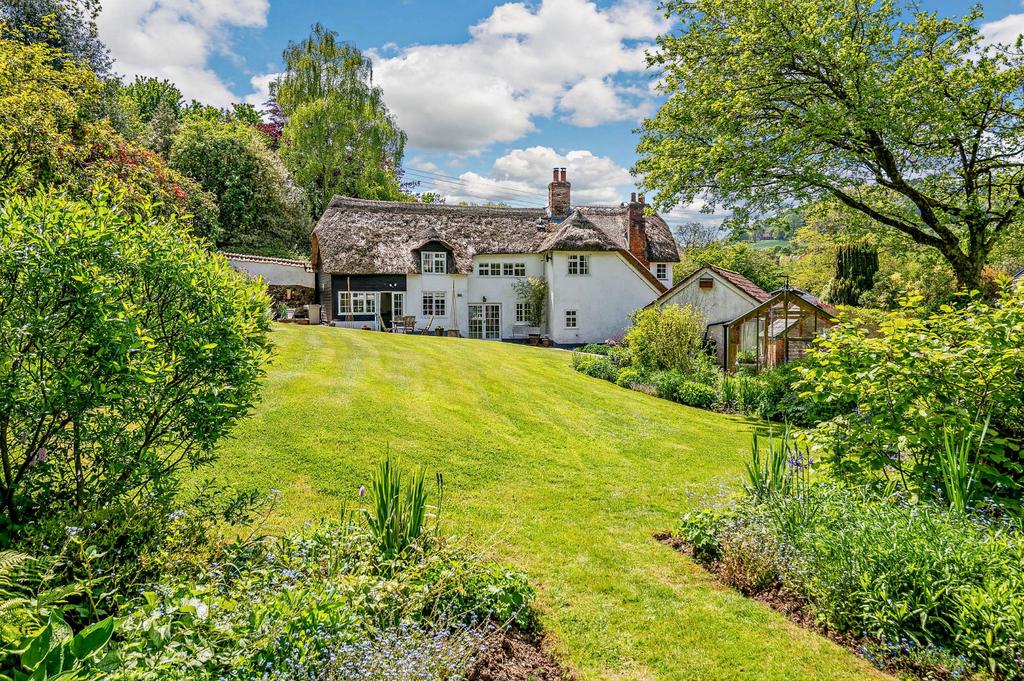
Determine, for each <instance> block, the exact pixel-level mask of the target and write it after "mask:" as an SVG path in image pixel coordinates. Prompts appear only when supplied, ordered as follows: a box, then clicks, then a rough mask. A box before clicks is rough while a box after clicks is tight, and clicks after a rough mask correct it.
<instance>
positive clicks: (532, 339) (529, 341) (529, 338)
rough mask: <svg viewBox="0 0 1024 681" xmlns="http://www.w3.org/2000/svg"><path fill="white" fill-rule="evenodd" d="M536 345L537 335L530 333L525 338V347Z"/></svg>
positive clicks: (538, 335) (538, 336)
mask: <svg viewBox="0 0 1024 681" xmlns="http://www.w3.org/2000/svg"><path fill="white" fill-rule="evenodd" d="M538 343H540V334H539V333H531V334H530V335H529V336H527V337H526V344H527V345H537V344H538Z"/></svg>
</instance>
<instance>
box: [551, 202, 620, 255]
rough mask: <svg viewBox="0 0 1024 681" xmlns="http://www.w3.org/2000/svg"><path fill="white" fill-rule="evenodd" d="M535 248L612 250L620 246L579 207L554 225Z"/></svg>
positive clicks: (552, 249)
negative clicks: (552, 229) (553, 229)
mask: <svg viewBox="0 0 1024 681" xmlns="http://www.w3.org/2000/svg"><path fill="white" fill-rule="evenodd" d="M554 227H555V231H553V232H551V233H550V234H549V235H548V237H547V238H546V239H544V240H543V241H542V242H541V244H540V246H539V248H538V249H537V250H540V251H614V250H618V249H620V248H622V245H621V244H619V243H616V242H615V240H614V239H613V238H612V237H610V236H609V235H608V234H607V233H606V232H605V231H604V230H602V229H599V228H598V226H597V225H595V224H594V223H593V222H592V221H591V220H589V219H587V218H586V217H585V216H584V215H583V213H581V212H580V211H579V209H576V210H574V211H573V212H572V213H571V214H570V215H569V217H567V218H566V219H565V220H563V221H562V222H561V223H559V224H557V225H555V226H554Z"/></svg>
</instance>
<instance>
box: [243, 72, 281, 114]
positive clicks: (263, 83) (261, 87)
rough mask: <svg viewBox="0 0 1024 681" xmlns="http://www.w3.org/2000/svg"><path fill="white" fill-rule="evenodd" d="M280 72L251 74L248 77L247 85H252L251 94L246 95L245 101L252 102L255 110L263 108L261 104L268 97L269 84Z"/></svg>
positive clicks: (264, 102) (265, 101)
mask: <svg viewBox="0 0 1024 681" xmlns="http://www.w3.org/2000/svg"><path fill="white" fill-rule="evenodd" d="M280 75H281V74H280V73H261V74H260V75H258V76H253V77H252V78H250V79H249V85H251V86H252V90H253V91H252V94H249V95H246V97H245V100H244V101H245V103H246V104H252V105H253V106H254V107H256V109H257V110H260V109H262V108H263V105H264V104H266V103H267V100H269V99H270V84H271V83H273V82H274V81H275V80H277V79H278V77H279V76H280Z"/></svg>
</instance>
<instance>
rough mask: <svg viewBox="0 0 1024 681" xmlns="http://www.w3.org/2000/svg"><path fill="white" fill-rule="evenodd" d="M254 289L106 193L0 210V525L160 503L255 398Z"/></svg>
mask: <svg viewBox="0 0 1024 681" xmlns="http://www.w3.org/2000/svg"><path fill="white" fill-rule="evenodd" d="M268 304H269V303H268V300H267V297H266V293H265V292H264V291H263V290H262V289H261V288H260V286H259V285H258V284H256V283H251V282H248V281H246V280H245V279H244V278H243V277H241V276H240V275H238V274H237V273H235V272H234V271H233V270H232V269H231V267H230V266H229V265H228V263H227V261H225V260H224V259H223V258H221V257H219V256H216V255H212V254H210V253H209V252H207V251H206V249H205V248H204V247H203V244H202V243H201V242H199V241H197V240H196V239H195V238H194V237H192V236H190V235H188V234H187V232H186V230H182V229H181V227H180V226H179V225H178V224H176V223H175V221H174V220H173V219H158V218H155V217H154V215H153V214H152V212H151V211H149V210H147V209H146V208H145V207H144V208H142V209H140V210H138V211H133V210H130V209H127V208H126V207H125V206H124V204H123V203H121V202H120V201H119V199H118V197H117V196H114V197H104V196H100V197H98V198H97V199H96V200H95V201H94V202H92V203H84V202H78V201H72V200H68V199H63V198H58V197H53V196H46V195H40V196H37V197H33V198H28V199H23V198H15V199H13V200H11V201H9V202H7V203H6V204H5V205H4V206H3V208H2V210H0V445H2V446H0V460H2V464H3V465H2V470H3V477H2V479H0V503H2V504H3V506H4V508H5V513H4V516H3V526H4V532H8V533H9V532H15V533H18V532H20V531H21V530H22V529H23V528H24V527H25V526H26V525H29V524H32V523H34V522H36V521H38V520H40V519H43V518H47V517H60V516H61V515H62V514H63V513H65V512H67V511H69V510H74V511H77V512H81V511H83V510H85V509H87V508H104V507H106V506H108V505H111V504H117V503H119V502H120V501H122V500H125V499H128V498H134V497H136V496H138V495H143V494H145V495H152V496H153V497H155V498H169V497H170V496H172V495H173V493H174V491H175V480H176V477H175V472H176V471H177V470H178V469H179V468H181V467H182V466H192V467H195V466H200V465H202V464H203V463H205V462H208V461H210V460H211V459H212V458H213V457H214V447H215V445H216V444H217V442H218V441H219V440H220V439H221V438H222V437H223V436H224V435H225V434H226V433H227V432H228V430H229V429H230V428H231V427H232V426H233V425H234V424H235V423H236V422H237V421H238V419H239V418H241V417H242V416H243V415H245V414H246V413H247V412H248V410H249V409H250V408H251V406H252V405H253V404H254V402H255V400H256V399H257V396H258V387H259V383H258V382H259V379H260V378H261V376H262V374H263V366H264V361H265V359H266V357H267V351H268V345H269V341H268V338H267V331H268V326H269V322H268V320H267V315H266V310H267V306H268Z"/></svg>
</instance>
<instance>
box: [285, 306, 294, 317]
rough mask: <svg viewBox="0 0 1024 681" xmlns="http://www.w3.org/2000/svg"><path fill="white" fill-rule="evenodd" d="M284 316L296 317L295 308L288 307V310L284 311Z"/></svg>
mask: <svg viewBox="0 0 1024 681" xmlns="http://www.w3.org/2000/svg"><path fill="white" fill-rule="evenodd" d="M284 317H285V319H288V320H292V319H295V310H293V309H291V308H288V311H287V312H285V313H284Z"/></svg>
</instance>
